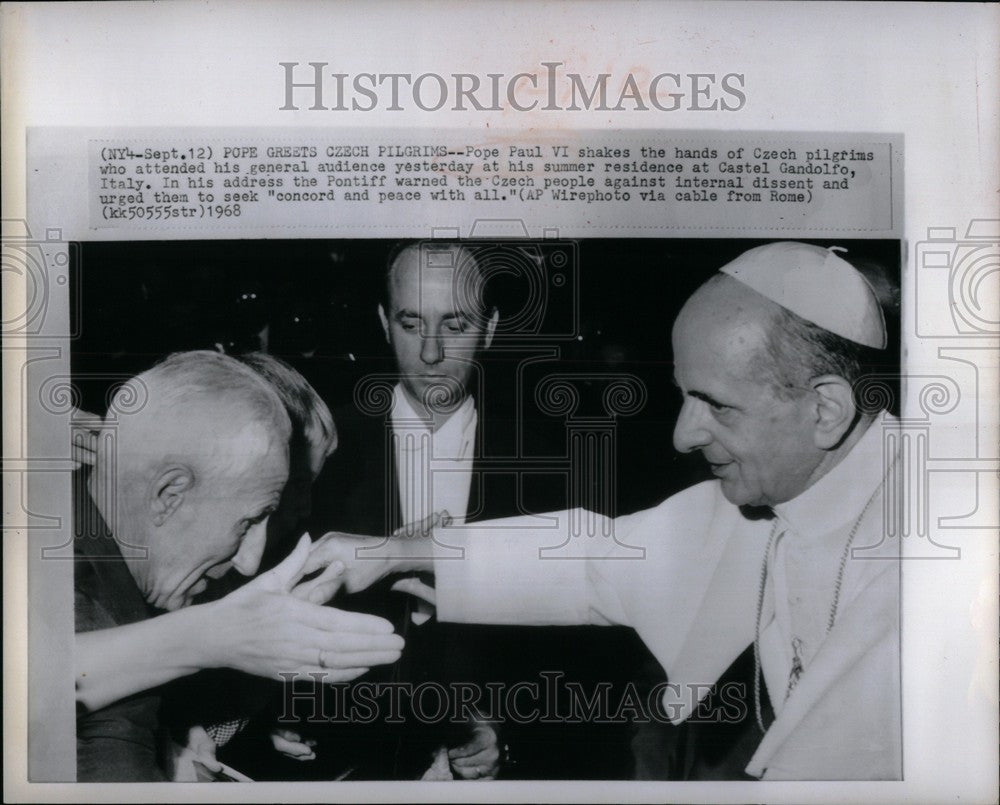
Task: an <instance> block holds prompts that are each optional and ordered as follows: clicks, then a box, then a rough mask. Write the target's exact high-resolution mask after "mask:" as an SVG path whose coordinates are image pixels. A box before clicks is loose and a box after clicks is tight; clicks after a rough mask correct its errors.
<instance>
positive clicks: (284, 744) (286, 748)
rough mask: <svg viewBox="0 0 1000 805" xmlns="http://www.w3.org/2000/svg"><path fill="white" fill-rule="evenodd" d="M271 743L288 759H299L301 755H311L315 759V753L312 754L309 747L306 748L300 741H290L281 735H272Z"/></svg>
mask: <svg viewBox="0 0 1000 805" xmlns="http://www.w3.org/2000/svg"><path fill="white" fill-rule="evenodd" d="M271 743H272V744H274V748H275V749H276V750H277V751H279V752H281V753H283V754H285V755H288V756H290V757H294V758H300V757H302V756H303V755H311V756H312V757H316V753H315V752H313V750H312V748H311V747H308V746H306V745H305V744H304V743H302V742H301V741H290V740H288V739H287V738H285V737H283V736H281V735H272V736H271Z"/></svg>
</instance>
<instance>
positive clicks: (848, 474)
mask: <svg viewBox="0 0 1000 805" xmlns="http://www.w3.org/2000/svg"><path fill="white" fill-rule="evenodd" d="M898 425H899V420H898V419H896V418H895V417H893V416H891V415H889V414H883V415H882V416H881V417H879V418H877V419H876V420H875V421H874V422H872V424H871V425H870V426H869V427H868V430H867V431H866V432H865V434H864V435H863V436H862V437H861V438H860V439H859V440H858V443H857V444H855V445H854V448H853V449H852V450H851V452H850V453H848V454H847V455H846V456H844V458H843V459H841V461H840V463H839V464H837V465H835V466H834V467H833V468H832V469H831V470H830V471H829V472H828V473H826V475H824V476H822V477H821V478H820V479H819V480H817V481H816V482H815V483H814V484H813V485H812V486H810V487H809V488H808V489H806V490H805V491H804V492H802V493H801V494H800V495H798V497H794V498H792V499H791V500H789V501H786V502H785V503H781V504H779V505H777V506H775V507H774V511H775V513H776V514H777V515H778V517H780V518H781V519H782V520H783V521H784V522H785V523H786V524H787V525H788V526H789V527H791V529H792V530H793V531H795V532H796V533H797V534H800V535H805V536H807V535H809V534H811V533H814V532H815V531H816V526H817V524H818V523H822V524H823V529H822V530H823V532H829V531H831V530H832V529H835V528H838V527H840V526H843V525H844V524H846V523H849V522H851V521H853V520H854V519H855V518H857V516H858V514H859V513H860V512H861V510H862V509H863V508H864V507H865V504H866V503H867V502H868V499H869V498H870V497H871V495H872V492H873V491H874V490H875V489H876V488H877V487H878V485H879V483H881V481H882V479H883V478H884V477H885V474H886V471H887V469H888V467H887V465H886V455H885V453H884V451H885V448H884V447H883V443H884V433H885V430H886V428H893V427H898ZM897 444H898V441H897Z"/></svg>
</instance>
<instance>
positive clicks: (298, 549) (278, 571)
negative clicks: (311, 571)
mask: <svg viewBox="0 0 1000 805" xmlns="http://www.w3.org/2000/svg"><path fill="white" fill-rule="evenodd" d="M311 545H312V540H311V539H310V538H309V535H308V534H303V535H302V536H301V537H300V538H299V542H298V544H297V545H296V546H295V548H294V550H292V552H291V553H290V554H288V556H286V557H285V559H284V560H283V561H282V562H281V564H279V565H278V566H277V567H275V568H273V569H272V570H269V571H268V572H267V573H265V574H264V576H262V577H261V578H266V577H268V576H270V577H271V578H272V579H277V583H278V585H279V587H280V589H282V590H284V591H285V592H288V591H289V590H291V589H292V587H294V586H295V584H296V583H297V582H298V580H299V579H301V578H302V576H303V574H304V572H305V571H304V566H305V563H306V558H307V557H308V556H309V549H310V546H311Z"/></svg>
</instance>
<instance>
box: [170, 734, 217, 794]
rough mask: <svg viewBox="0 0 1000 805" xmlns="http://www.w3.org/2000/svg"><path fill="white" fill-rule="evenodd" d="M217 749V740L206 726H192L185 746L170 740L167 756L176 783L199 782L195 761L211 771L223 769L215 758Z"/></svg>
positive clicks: (172, 778) (171, 777)
mask: <svg viewBox="0 0 1000 805" xmlns="http://www.w3.org/2000/svg"><path fill="white" fill-rule="evenodd" d="M215 750H216V746H215V741H213V740H212V738H211V736H210V735H209V734H208V732H206V731H205V728H204V727H191V729H190V730H188V734H187V743H186V744H185V745H184V746H181V745H180V744H179V743H176V742H174V741H171V742H170V745H169V747H168V752H167V758H166V762H167V774H168V776H169V777H170V779H171V780H172V781H173V782H175V783H196V782H198V780H199V778H198V770H197V769H196V768H195V765H194V764H195V761H197V762H198V763H201V764H202V765H203V766H204V767H205V768H206V769H208V770H209V771H212V772H218V771H221V770H222V764H221V763H219V761H218V760H216V759H215Z"/></svg>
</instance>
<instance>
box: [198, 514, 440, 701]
mask: <svg viewBox="0 0 1000 805" xmlns="http://www.w3.org/2000/svg"><path fill="white" fill-rule="evenodd" d="M450 522H451V518H450V517H449V515H448V514H447V512H444V513H437V514H434V515H433V516H431V517H428V518H426V519H425V520H423V521H421V522H418V523H413V524H410V525H407V526H404V527H402V528H400V529H398V530H397V531H396V532H394V533H393V535H392V536H391V537H365V536H358V535H353V534H343V533H339V532H331V533H328V534H326V535H324V536H323V537H322V538H321V539H319V540H317V541H316V542H315V543H312V542H311V541H310V538H309V536H308V535H307V534H304V535H303V536H302V538H301V539H300V540H299V543H298V545H296V547H295V549H294V550H293V551H292V552H291V553H290V554H289V555H288V557H287V558H286V559H285V560H284V561H283V562H281V563H280V564H279V565H278V566H276V567H275V568H273V569H272V570H269V571H267V572H266V573H262V574H261V575H260V576H258V577H257V578H255V579H253V580H252V581H250V582H249V583H247V584H245V585H244V586H243V587H241V588H240V589H238V590H236V591H235V592H232V593H230V594H229V595H227V596H225V597H224V598H221V599H219V600H218V601H214V602H212V603H209V604H202V605H199V606H196V607H192V609H195V610H197V609H205V610H206V611H205V613H204V614H205V616H206V618H205V622H206V623H207V624H209V625H210V626H209V635H208V641H209V642H210V643H212V644H213V645H214V653H215V656H214V657H213V658H212V659H211V662H210V663H209V664H210V665H215V666H226V667H230V668H236V669H237V670H240V671H245V672H247V673H252V674H256V675H258V676H266V677H274V678H277V677H278V675H279V674H282V673H284V674H285V678H287V672H288V671H289V670H292V669H291V668H290V664H289V660H291V661H292V665H293V666H294V671H295V672H296V673H297V674H298V675H301V676H306V675H309V674H315V673H317V672H322V673H324V674H326V678H327V681H329V682H346V681H349V680H352V679H355V678H357V677H359V676H361V675H362V674H364V673H366V672H367V671H368V670H369V669H370V668H371V667H372V666H374V665H385V664H390V663H393V662H396V660H398V659H399V657H400V654H401V652H402V649H403V645H404V643H403V638H402V637H400V636H399V635H397V634H394V632H393V626H392V624H391V623H390V622H389V621H387V620H385V619H384V618H380V617H377V616H375V615H368V614H365V613H360V612H347V611H342V610H339V609H335V608H333V607H326V606H317V605H322V604H325V603H327V602H328V601H330V600H331V599H332V598H333V597H334V596H335V595H336V594H337V593H338V592H339V591H340V590H341V589H342V588H343V589H345V590H346V591H347V592H349V593H354V592H359V591H361V590H364V589H366V588H367V587H369V586H371V585H372V584H374V583H375V582H377V581H379V580H380V579H382V578H384V577H386V576H388V575H390V574H392V573H409V572H414V573H415V572H418V571H425V570H431V569H432V559H431V557H430V552H429V550H428V547H427V546H428V542H429V538H430V535H431V534H432V532H433V530H434V529H435V528H438V527H442V526H447V525H448V524H449V523H450ZM392 589H393V590H397V591H400V592H404V593H410V594H412V595H415V596H417V597H419V598H421V599H422V600H424V601H427V602H428V603H430V604H432V605H433V604H434V602H435V597H434V589H433V588H432V587H430V586H428V585H427V584H424V583H423V582H421V581H420V580H419V579H417V578H415V577H407V578H403V579H400V580H399V581H397V582H396V583H395V584H393V586H392Z"/></svg>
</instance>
